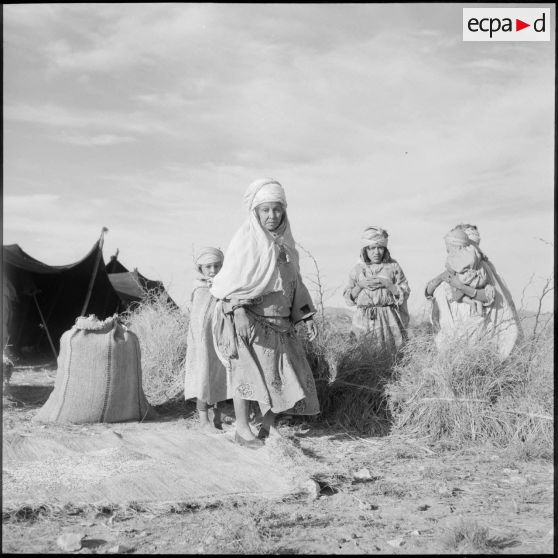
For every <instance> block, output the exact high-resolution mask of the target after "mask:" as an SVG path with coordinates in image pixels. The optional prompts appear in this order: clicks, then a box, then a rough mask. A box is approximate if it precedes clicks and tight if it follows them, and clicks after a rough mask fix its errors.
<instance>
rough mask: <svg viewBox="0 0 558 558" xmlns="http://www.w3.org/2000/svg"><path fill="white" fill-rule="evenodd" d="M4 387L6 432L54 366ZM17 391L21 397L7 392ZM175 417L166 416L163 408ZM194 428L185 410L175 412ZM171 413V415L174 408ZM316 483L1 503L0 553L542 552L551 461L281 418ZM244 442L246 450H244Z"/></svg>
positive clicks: (41, 393)
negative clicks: (250, 494) (218, 492)
mask: <svg viewBox="0 0 558 558" xmlns="http://www.w3.org/2000/svg"><path fill="white" fill-rule="evenodd" d="M25 376H26V379H25V383H26V385H27V386H28V389H27V390H26V392H25V394H26V395H25V398H22V394H23V392H22V391H21V390H20V391H18V389H17V382H18V381H19V383H20V384H21V377H20V379H19V380H18V375H17V371H16V372H15V373H14V378H13V380H14V381H15V382H16V385H15V386H14V387H15V389H14V394H15V396H14V397H13V398H12V399H11V400H8V399H6V398H4V421H3V428H4V433H6V432H10V431H13V430H14V429H20V430H22V431H24V430H25V429H30V428H35V426H33V424H32V423H31V422H30V418H31V416H32V415H33V414H34V413H35V412H36V410H37V408H38V407H39V406H40V405H41V404H42V402H44V401H45V398H46V397H47V396H48V393H49V391H50V389H51V386H52V383H53V380H54V377H53V372H52V371H48V370H44V371H37V370H34V371H29V372H28V373H26V374H25ZM18 394H19V396H20V397H19V400H18V398H17V395H18ZM168 418H170V420H173V417H172V416H170V417H168ZM180 419H181V420H184V419H185V420H184V422H185V424H186V425H187V427H189V428H195V427H196V423H195V419H194V417H193V416H182V417H180ZM177 420H178V418H177ZM278 432H279V434H281V436H282V442H281V444H282V446H283V447H284V448H292V451H293V452H295V453H297V454H299V455H303V456H304V463H303V465H304V469H305V472H306V474H307V475H308V477H309V478H312V479H314V481H315V484H314V486H315V490H314V491H312V490H310V491H309V492H305V493H300V494H298V495H294V496H291V497H288V498H284V499H282V500H279V501H269V500H265V501H264V500H260V501H258V500H227V501H223V502H212V503H211V504H204V503H199V504H192V503H188V504H187V505H186V504H181V503H180V502H177V503H176V504H175V505H173V506H170V507H167V508H166V509H159V510H157V509H154V508H152V507H146V506H141V505H130V506H128V507H125V508H123V507H115V508H111V507H110V506H109V507H105V508H101V509H99V508H93V507H90V508H88V507H80V508H77V507H76V508H73V507H72V506H68V507H67V508H65V509H50V508H48V507H44V508H42V509H30V508H29V509H19V510H3V529H2V535H3V537H2V539H3V540H2V551H3V553H55V552H76V553H80V554H90V553H115V552H116V553H140V554H160V553H195V554H201V553H217V554H224V553H237V554H256V553H268V554H282V553H288V554H321V553H325V554H440V553H444V554H448V553H449V554H454V553H455V554H462V553H471V554H472V553H482V554H486V553H495V554H498V553H499V554H546V553H548V554H550V553H552V552H553V549H554V533H553V524H554V516H553V472H554V466H553V463H552V462H549V461H543V460H528V461H526V460H524V459H523V458H522V457H521V456H519V455H514V454H513V453H511V452H509V451H507V450H503V449H495V448H492V447H483V446H470V447H461V448H456V447H451V446H449V445H447V444H446V445H443V444H438V445H437V446H427V445H426V442H425V440H416V439H409V438H404V437H401V436H386V437H382V438H361V437H359V436H358V435H356V434H355V433H352V432H347V431H345V430H342V429H338V428H335V427H334V426H331V425H327V424H324V423H320V424H319V425H317V424H311V423H300V422H298V423H290V422H289V421H288V420H284V421H283V422H282V423H280V424H279V428H278ZM247 451H249V450H247Z"/></svg>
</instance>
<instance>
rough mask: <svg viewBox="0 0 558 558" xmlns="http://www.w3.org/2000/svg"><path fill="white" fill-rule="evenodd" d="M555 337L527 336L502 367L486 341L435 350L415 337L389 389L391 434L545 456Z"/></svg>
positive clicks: (423, 337)
mask: <svg viewBox="0 0 558 558" xmlns="http://www.w3.org/2000/svg"><path fill="white" fill-rule="evenodd" d="M552 344H553V336H552V331H551V329H548V330H547V331H546V332H545V333H544V335H536V336H531V337H529V338H528V339H526V340H525V341H524V342H523V343H522V344H521V345H520V346H518V347H516V349H514V351H513V352H512V354H511V355H510V357H508V358H507V359H506V360H505V361H504V362H501V361H500V359H499V357H498V354H497V352H496V350H495V348H494V347H493V346H492V345H491V344H490V342H489V340H486V341H480V342H476V343H475V344H474V345H467V344H464V343H463V342H462V341H461V342H459V341H456V342H455V343H454V345H452V346H450V347H448V349H447V350H445V351H444V352H442V353H438V352H437V350H436V348H435V346H434V344H433V343H432V338H431V336H430V335H429V334H426V333H422V334H419V335H416V336H414V337H413V338H412V339H411V340H410V342H409V343H408V344H407V346H406V347H405V349H404V351H403V357H402V359H401V360H400V361H399V362H398V363H397V365H396V366H395V369H394V379H393V381H392V382H391V383H390V384H389V385H388V386H387V394H388V398H389V408H390V410H391V413H392V417H393V421H394V424H393V430H394V431H398V432H401V433H405V434H410V435H413V436H416V437H420V438H422V437H429V438H430V439H431V440H442V439H444V440H449V441H452V442H454V443H455V444H456V445H462V444H464V443H467V442H488V443H492V444H494V445H496V446H499V447H516V448H519V449H521V450H522V451H524V452H526V453H527V454H528V455H531V456H541V457H543V456H549V455H551V454H552V442H553V426H554V422H553V362H552Z"/></svg>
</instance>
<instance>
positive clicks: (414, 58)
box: [3, 3, 555, 312]
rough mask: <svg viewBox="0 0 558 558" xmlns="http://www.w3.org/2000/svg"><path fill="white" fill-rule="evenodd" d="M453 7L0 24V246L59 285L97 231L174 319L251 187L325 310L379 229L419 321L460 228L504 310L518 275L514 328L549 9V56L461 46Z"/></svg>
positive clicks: (532, 249)
mask: <svg viewBox="0 0 558 558" xmlns="http://www.w3.org/2000/svg"><path fill="white" fill-rule="evenodd" d="M475 5H476V6H478V4H452V3H448V4H439V3H431V4H406V3H402V4H352V5H347V4H313V5H312V4H275V5H274V4H205V3H200V4H197V3H182V4H180V3H170V4H159V3H157V4H155V3H152V4H151V3H144V4H94V3H91V4H73V5H72V4H20V5H4V6H3V15H4V20H3V31H4V192H3V203H4V206H3V209H4V221H3V242H4V244H10V243H18V244H19V245H20V246H21V247H22V248H23V249H24V250H25V251H27V252H28V253H29V254H31V255H32V256H33V257H35V258H37V259H39V260H41V261H44V262H46V263H49V264H53V265H63V264H68V263H71V262H74V261H76V260H78V259H80V258H81V257H83V256H84V255H85V253H87V251H88V250H89V249H90V248H91V246H92V245H93V244H94V242H95V241H96V239H97V237H98V236H99V234H100V231H101V228H102V227H103V226H106V227H108V228H109V233H108V234H107V236H106V240H105V249H104V253H105V259H107V260H108V258H109V256H110V255H111V254H113V253H114V252H115V251H116V249H117V248H118V249H119V250H120V255H119V259H120V261H121V262H122V263H123V264H124V265H125V266H127V267H128V268H130V269H132V268H134V267H137V268H138V269H139V270H140V271H141V272H142V273H143V274H144V275H146V276H147V277H149V278H151V279H161V280H163V281H164V282H165V284H166V285H167V287H168V290H169V292H170V294H171V296H173V298H174V299H175V300H176V301H177V302H178V303H179V304H180V305H183V306H186V305H187V304H188V299H189V294H190V290H191V282H192V279H193V268H192V251H193V250H195V249H196V248H199V247H201V246H205V245H213V246H220V247H221V248H226V246H227V244H228V241H229V240H230V237H231V236H232V234H233V233H234V232H235V230H236V228H237V227H238V226H239V225H240V224H241V222H242V221H243V219H244V218H245V209H244V207H243V206H242V196H243V193H244V191H245V189H246V187H247V186H248V184H249V183H250V182H252V181H253V180H254V179H256V178H259V177H261V176H271V177H273V178H275V179H277V180H279V181H280V182H281V183H282V184H283V185H284V187H285V190H286V192H287V198H288V202H289V216H290V220H291V224H292V230H293V234H294V236H295V239H296V240H297V241H298V242H299V243H300V244H301V245H302V246H304V248H306V249H307V250H309V251H310V252H311V253H312V255H313V256H314V258H315V259H316V261H317V262H318V265H319V269H320V274H321V279H322V281H323V282H324V285H325V288H326V295H327V297H328V300H327V304H328V305H331V306H343V305H344V303H343V299H342V297H341V291H342V289H343V286H344V283H345V281H346V279H347V275H348V272H349V270H350V268H351V267H352V266H353V264H354V263H355V262H356V260H357V257H358V251H359V238H360V234H361V231H362V229H363V228H364V227H366V226H368V225H380V226H382V227H384V228H385V229H387V231H388V232H389V234H390V250H391V252H392V255H393V256H394V257H395V258H396V259H397V260H398V261H399V262H400V264H401V265H402V267H403V269H404V270H405V272H406V274H407V276H408V279H409V282H410V285H411V289H412V294H411V298H410V306H411V309H412V310H413V311H414V312H421V311H422V310H423V309H424V298H423V295H422V292H423V288H424V285H425V283H426V282H427V281H428V280H429V279H430V278H431V277H433V276H434V275H436V274H438V273H439V272H441V271H442V269H443V262H444V256H445V250H444V244H443V236H444V234H445V233H446V232H447V231H448V230H449V229H450V228H452V227H453V226H454V225H455V224H457V223H459V222H469V223H474V224H476V225H477V226H478V227H479V230H480V233H481V237H482V243H481V246H482V247H483V249H484V251H485V252H486V253H487V254H488V255H489V257H490V258H491V260H492V261H493V262H494V263H495V265H496V267H497V269H498V270H499V271H500V273H501V274H502V276H503V277H504V278H505V280H506V281H507V283H508V285H509V286H510V289H511V291H512V294H513V296H514V298H515V299H516V302H517V303H518V306H520V299H521V297H522V292H523V288H524V287H525V286H526V285H527V283H528V282H529V281H530V278H531V277H532V276H533V284H532V286H531V287H529V289H527V291H526V296H525V298H524V305H525V306H527V307H533V306H534V305H535V302H536V298H535V297H536V294H537V293H538V286H540V284H541V282H542V280H543V279H544V278H546V277H548V276H549V275H550V273H551V272H552V269H553V246H552V243H553V242H554V224H553V222H554V175H553V173H554V110H555V108H554V100H555V97H554V95H555V93H554V80H555V76H554V64H555V55H554V49H555V45H554V21H555V20H554V18H555V14H554V7H553V5H550V4H540V5H539V6H541V7H551V15H552V22H551V30H552V40H551V42H515V43H514V42H493V43H487V42H478V43H472V42H463V41H462V8H463V7H467V6H475ZM489 5H490V4H486V6H489ZM503 6H504V7H505V5H502V4H500V5H499V7H503ZM510 6H514V7H519V6H521V5H519V4H513V5H511V4H510ZM529 7H532V5H531V4H529ZM303 272H304V274H305V275H306V276H307V277H308V278H309V279H310V278H312V274H313V273H314V269H313V266H312V262H311V260H310V259H309V258H307V257H306V258H303ZM309 286H311V285H309ZM550 307H551V301H548V308H550Z"/></svg>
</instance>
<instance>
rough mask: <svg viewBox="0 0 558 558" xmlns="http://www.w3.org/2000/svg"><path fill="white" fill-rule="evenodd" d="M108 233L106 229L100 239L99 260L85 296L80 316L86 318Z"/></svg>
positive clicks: (102, 231) (104, 228) (96, 262)
mask: <svg viewBox="0 0 558 558" xmlns="http://www.w3.org/2000/svg"><path fill="white" fill-rule="evenodd" d="M106 232H108V229H107V228H106V227H103V229H102V230H101V238H99V252H98V253H97V259H96V261H95V267H94V268H93V273H92V274H91V279H90V280H89V287H88V288H87V295H86V296H85V302H84V303H83V308H82V309H81V314H80V316H85V312H86V310H87V306H88V305H89V299H90V298H91V292H92V291H93V285H94V283H95V277H97V271H98V269H99V263H100V262H101V258H102V257H103V242H104V240H105V233H106Z"/></svg>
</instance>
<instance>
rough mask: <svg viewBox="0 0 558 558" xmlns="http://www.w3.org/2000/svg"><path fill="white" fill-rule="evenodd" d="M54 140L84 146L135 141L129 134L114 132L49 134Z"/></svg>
mask: <svg viewBox="0 0 558 558" xmlns="http://www.w3.org/2000/svg"><path fill="white" fill-rule="evenodd" d="M50 137H51V138H52V139H54V140H55V141H59V142H61V143H69V144H71V145H81V146H84V147H98V146H111V145H118V144H121V143H133V142H135V141H137V139H136V138H133V137H131V136H118V135H114V134H101V135H96V136H85V135H77V134H65V133H61V134H58V135H54V136H50Z"/></svg>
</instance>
